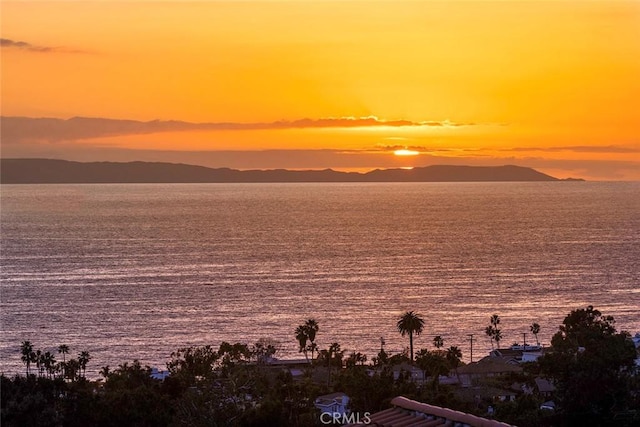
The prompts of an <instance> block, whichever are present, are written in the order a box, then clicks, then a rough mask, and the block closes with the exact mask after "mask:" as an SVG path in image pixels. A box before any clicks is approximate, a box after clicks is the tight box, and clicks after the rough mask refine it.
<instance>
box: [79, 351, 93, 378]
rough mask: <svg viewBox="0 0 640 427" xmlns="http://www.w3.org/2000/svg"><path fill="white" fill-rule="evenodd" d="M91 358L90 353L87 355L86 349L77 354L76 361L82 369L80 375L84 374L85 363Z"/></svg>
mask: <svg viewBox="0 0 640 427" xmlns="http://www.w3.org/2000/svg"><path fill="white" fill-rule="evenodd" d="M89 360H91V355H89V352H88V351H82V352H80V354H79V355H78V363H79V364H80V369H82V376H83V377H84V376H85V373H86V372H87V363H89Z"/></svg>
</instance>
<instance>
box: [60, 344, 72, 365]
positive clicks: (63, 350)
mask: <svg viewBox="0 0 640 427" xmlns="http://www.w3.org/2000/svg"><path fill="white" fill-rule="evenodd" d="M58 353H62V363H66V362H67V360H66V358H65V354H67V353H69V346H68V345H66V344H62V345H60V346H59V347H58Z"/></svg>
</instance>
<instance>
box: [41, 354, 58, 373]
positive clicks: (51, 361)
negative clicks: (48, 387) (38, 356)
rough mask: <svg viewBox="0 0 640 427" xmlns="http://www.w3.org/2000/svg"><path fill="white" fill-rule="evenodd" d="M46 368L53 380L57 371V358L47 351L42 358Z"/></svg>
mask: <svg viewBox="0 0 640 427" xmlns="http://www.w3.org/2000/svg"><path fill="white" fill-rule="evenodd" d="M42 360H43V364H44V368H45V370H46V371H47V377H48V378H51V377H52V376H53V373H54V371H55V366H56V358H55V357H54V356H53V354H51V352H49V351H47V352H45V353H44V355H43V356H42Z"/></svg>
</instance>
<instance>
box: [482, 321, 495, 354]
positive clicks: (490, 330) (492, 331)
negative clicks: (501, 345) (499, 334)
mask: <svg viewBox="0 0 640 427" xmlns="http://www.w3.org/2000/svg"><path fill="white" fill-rule="evenodd" d="M484 333H485V334H487V336H488V337H489V340H490V341H491V350H493V337H494V335H495V329H493V326H491V325H489V326H487V327H486V328H485V329H484Z"/></svg>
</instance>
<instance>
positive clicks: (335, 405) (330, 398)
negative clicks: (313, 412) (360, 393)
mask: <svg viewBox="0 0 640 427" xmlns="http://www.w3.org/2000/svg"><path fill="white" fill-rule="evenodd" d="M314 406H315V407H316V408H318V409H320V412H321V413H323V414H330V415H331V416H332V417H333V416H335V415H339V416H340V417H342V416H343V415H348V414H349V412H350V410H349V396H347V395H346V394H344V393H340V392H338V393H331V394H325V395H323V396H319V397H317V398H316V401H315V402H314Z"/></svg>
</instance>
